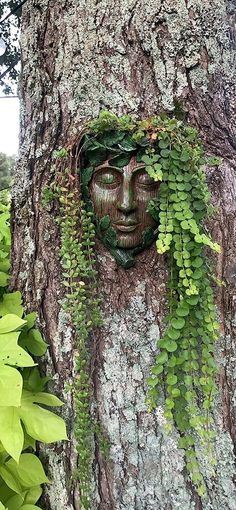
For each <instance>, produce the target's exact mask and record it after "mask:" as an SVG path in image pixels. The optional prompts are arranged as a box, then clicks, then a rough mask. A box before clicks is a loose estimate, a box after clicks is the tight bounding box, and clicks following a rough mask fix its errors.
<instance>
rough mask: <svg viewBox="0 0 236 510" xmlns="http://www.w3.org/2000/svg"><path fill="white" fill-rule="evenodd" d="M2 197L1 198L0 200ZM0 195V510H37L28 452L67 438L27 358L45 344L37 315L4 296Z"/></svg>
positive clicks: (4, 215)
mask: <svg viewBox="0 0 236 510" xmlns="http://www.w3.org/2000/svg"><path fill="white" fill-rule="evenodd" d="M3 198H4V197H3ZM1 199H2V197H1V196H0V268H1V273H2V276H1V279H0V287H1V291H2V292H1V295H0V441H1V442H0V509H4V508H5V509H6V510H7V509H8V510H18V509H25V510H30V509H37V508H38V507H37V506H35V503H36V502H37V501H38V499H39V498H40V496H41V493H42V489H41V484H43V483H45V482H48V479H47V477H46V475H45V473H44V469H43V467H42V464H41V462H40V460H39V459H38V458H37V457H36V455H35V454H33V453H32V452H29V451H28V450H29V448H30V449H31V450H32V449H33V450H34V449H35V441H36V440H39V441H42V442H44V443H51V442H54V441H58V440H62V439H66V438H67V436H66V430H65V423H64V421H63V420H62V418H60V417H59V416H57V415H56V414H54V413H52V412H51V411H48V410H47V409H45V408H44V407H42V406H47V407H54V406H60V405H62V402H61V401H60V400H59V399H58V398H57V397H55V396H54V395H51V394H49V393H46V392H45V391H44V389H45V385H46V383H47V378H41V377H40V374H39V370H38V368H37V366H36V364H35V362H34V360H33V358H32V357H31V354H33V355H36V356H41V355H42V354H44V353H45V351H46V348H47V345H46V343H45V342H44V340H43V338H42V336H41V334H40V332H39V331H38V330H37V329H36V328H35V327H34V324H35V320H36V314H34V313H31V314H28V315H24V311H23V306H22V297H21V293H20V292H12V293H8V292H7V288H6V286H7V281H8V271H9V250H10V227H9V205H8V200H6V197H5V198H4V202H5V203H2V202H1Z"/></svg>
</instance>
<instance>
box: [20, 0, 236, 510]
mask: <svg viewBox="0 0 236 510" xmlns="http://www.w3.org/2000/svg"><path fill="white" fill-rule="evenodd" d="M21 46H22V78H21V85H20V94H21V105H22V106H21V108H22V109H21V151H20V159H19V163H18V169H17V175H16V182H15V188H14V206H13V213H14V217H13V259H12V260H13V262H14V267H13V269H14V277H13V282H12V285H13V287H14V288H20V289H22V290H23V292H24V297H25V303H26V306H27V308H28V309H29V310H32V309H37V310H38V312H39V318H40V324H41V327H42V329H43V331H44V333H45V336H46V338H47V341H48V342H49V343H50V352H49V353H48V355H47V359H46V362H45V366H46V370H47V372H48V373H49V374H53V375H54V381H53V382H54V388H56V391H57V392H58V394H59V395H61V396H62V398H64V399H65V401H66V406H65V410H64V414H65V416H66V418H67V422H68V428H69V432H70V429H71V424H72V421H73V420H72V418H73V410H72V402H71V399H70V393H69V392H68V390H67V386H68V383H70V381H71V377H72V358H73V352H72V338H71V331H70V330H69V329H68V328H65V325H64V316H63V313H62V311H61V308H60V298H61V297H62V288H61V285H60V268H59V255H58V246H59V236H58V229H57V226H56V224H55V215H54V211H53V210H51V209H50V208H45V207H43V206H42V202H41V197H42V190H43V188H44V186H45V185H48V184H49V183H50V180H51V173H50V168H51V164H52V163H51V161H52V152H53V150H54V149H55V148H57V147H58V146H63V145H65V144H67V143H68V141H69V140H70V138H71V137H73V136H74V134H75V133H77V132H78V130H79V129H80V128H81V126H82V125H83V123H84V121H85V120H87V119H88V118H89V117H94V116H96V115H97V114H98V112H99V110H100V109H101V108H104V107H105V108H108V109H111V110H113V111H115V112H116V113H118V114H121V113H131V114H137V115H138V116H143V117H145V116H148V115H150V114H151V115H152V114H157V113H159V112H160V111H162V110H167V111H173V109H174V108H175V105H176V101H178V102H180V103H181V105H182V107H183V108H184V110H185V111H186V118H187V121H188V122H190V123H192V124H193V125H195V126H196V127H197V128H198V129H199V131H200V133H201V136H202V138H203V141H204V143H205V147H206V151H207V152H209V153H211V154H212V153H213V154H217V155H219V156H221V157H222V158H223V162H222V164H221V165H220V167H219V169H217V170H211V171H209V183H210V186H211V189H212V194H213V201H214V202H215V203H216V204H217V213H216V215H215V217H214V219H213V220H212V221H211V222H210V223H209V229H210V230H211V231H212V234H213V236H214V237H215V239H216V240H218V241H219V242H220V244H221V245H222V247H223V249H222V254H221V255H220V256H219V257H218V259H217V260H216V261H215V263H216V267H217V272H218V274H219V276H220V277H221V278H223V279H224V281H225V282H226V287H222V289H221V291H218V295H217V299H218V304H219V307H220V313H221V318H222V337H221V341H220V342H219V345H218V357H219V361H220V365H221V375H220V378H219V398H218V400H217V402H216V406H215V421H216V427H217V455H218V461H219V464H218V470H217V475H216V477H215V479H214V480H212V479H210V478H209V473H208V466H207V465H206V462H204V452H202V453H201V452H200V456H201V466H202V469H203V471H204V473H205V479H206V483H207V485H208V489H209V496H208V497H207V498H206V499H202V500H201V499H200V498H199V497H198V496H197V495H196V493H195V491H194V489H193V487H192V486H191V484H190V483H189V482H188V480H187V477H186V473H185V471H184V462H183V456H182V453H181V451H180V450H178V448H177V432H176V433H174V434H173V435H171V436H170V437H167V436H165V434H163V431H162V429H161V423H162V409H161V407H160V408H158V411H157V413H156V414H155V415H154V416H153V415H149V414H148V413H147V412H146V407H145V379H146V376H147V374H148V371H149V367H150V365H151V363H152V359H153V356H154V355H155V350H156V339H157V337H158V334H159V330H160V328H161V327H162V322H163V317H164V311H165V282H166V268H165V260H164V259H163V258H162V257H158V256H157V255H156V254H155V250H154V249H153V248H151V249H149V250H148V251H146V252H145V253H143V254H140V255H139V257H138V259H137V264H136V266H135V268H132V269H129V270H124V269H122V268H120V267H117V265H116V263H115V261H114V260H113V259H112V257H111V256H110V254H109V253H108V252H107V251H106V250H105V249H104V248H103V247H102V246H100V245H99V244H98V246H97V254H98V256H97V259H98V271H99V289H100V291H101V295H102V298H103V301H102V309H103V316H104V321H105V322H104V327H102V328H101V330H100V331H99V332H95V333H94V338H93V341H94V342H95V344H96V349H97V351H96V370H95V376H94V386H95V401H96V404H97V408H98V414H99V417H100V420H101V423H102V426H103V429H104V431H105V433H106V436H107V438H108V439H109V441H110V443H111V451H110V459H109V460H108V461H104V459H102V455H101V452H100V451H99V448H98V447H96V448H95V458H94V472H95V480H94V501H93V505H92V509H93V510H94V509H97V510H151V509H154V508H155V509H158V510H178V509H181V510H190V509H191V510H192V509H194V510H222V509H223V508H224V509H225V510H235V509H236V499H234V498H235V495H234V488H233V480H232V479H233V473H234V458H233V440H234V438H235V433H236V423H235V418H234V416H233V406H234V404H235V401H234V393H233V392H234V388H235V381H234V377H235V373H234V361H235V347H234V340H233V333H234V331H233V330H234V328H235V287H234V278H235V273H236V266H235V239H236V237H235V228H236V227H235V208H236V205H235V204H236V201H235V198H236V178H235V166H236V161H235V154H236V142H235V81H236V80H235V2H234V1H226V0H204V1H203V0H175V2H173V1H172V0H119V1H115V0H80V2H78V1H77V0H67V1H65V0H64V1H63V0H60V1H57V2H56V1H54V0H40V2H38V0H28V2H27V4H25V6H24V7H23V22H22V35H21ZM43 453H44V456H45V463H46V465H47V466H48V470H49V476H50V478H51V479H52V485H51V486H50V487H48V488H47V489H46V496H45V505H44V506H45V508H46V509H47V510H65V509H66V510H74V509H75V510H78V509H79V508H80V506H79V501H78V493H77V490H76V488H75V487H74V484H73V483H71V476H72V473H73V469H74V466H75V456H74V450H73V444H72V443H71V442H70V443H67V444H64V445H59V446H58V445H57V446H56V447H54V446H50V447H48V448H45V449H44V450H43Z"/></svg>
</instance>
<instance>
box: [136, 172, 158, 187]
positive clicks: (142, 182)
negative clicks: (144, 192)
mask: <svg viewBox="0 0 236 510" xmlns="http://www.w3.org/2000/svg"><path fill="white" fill-rule="evenodd" d="M135 180H136V183H137V184H138V186H141V187H143V188H146V187H147V188H149V187H156V186H155V185H156V183H155V181H154V180H153V179H152V178H151V177H150V176H149V175H148V173H147V172H146V171H145V170H144V169H142V170H140V171H139V172H137V174H136V177H135Z"/></svg>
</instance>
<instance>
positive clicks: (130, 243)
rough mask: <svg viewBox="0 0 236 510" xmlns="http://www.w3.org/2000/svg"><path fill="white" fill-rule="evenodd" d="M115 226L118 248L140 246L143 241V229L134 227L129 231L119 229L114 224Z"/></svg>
mask: <svg viewBox="0 0 236 510" xmlns="http://www.w3.org/2000/svg"><path fill="white" fill-rule="evenodd" d="M113 228H114V229H115V231H116V235H117V248H123V249H126V250H128V249H133V248H136V247H137V246H140V245H141V244H142V242H143V236H142V233H143V229H142V230H140V227H139V228H136V229H133V230H130V231H128V228H127V231H126V232H125V231H120V230H118V229H117V227H116V225H113Z"/></svg>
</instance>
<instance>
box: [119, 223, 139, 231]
mask: <svg viewBox="0 0 236 510" xmlns="http://www.w3.org/2000/svg"><path fill="white" fill-rule="evenodd" d="M113 225H114V227H115V228H116V229H117V230H120V232H133V231H134V230H135V229H136V228H137V226H138V225H139V223H137V221H134V220H127V221H117V222H115V223H113Z"/></svg>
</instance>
